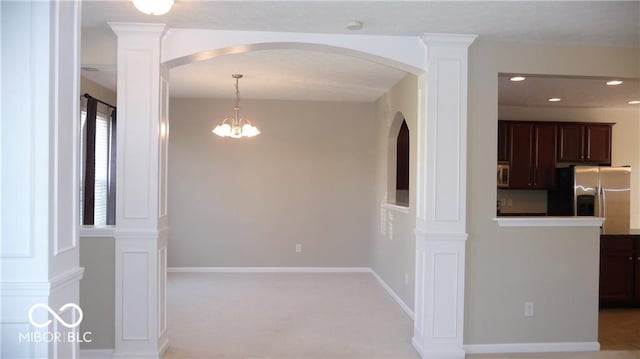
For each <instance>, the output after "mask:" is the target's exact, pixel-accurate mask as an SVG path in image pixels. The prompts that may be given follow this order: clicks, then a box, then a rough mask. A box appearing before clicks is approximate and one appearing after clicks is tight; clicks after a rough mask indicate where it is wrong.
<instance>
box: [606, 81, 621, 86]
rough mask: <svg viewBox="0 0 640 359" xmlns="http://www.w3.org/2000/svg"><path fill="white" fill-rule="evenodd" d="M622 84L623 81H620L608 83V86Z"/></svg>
mask: <svg viewBox="0 0 640 359" xmlns="http://www.w3.org/2000/svg"><path fill="white" fill-rule="evenodd" d="M620 84H622V81H620V80H611V81H607V85H609V86H617V85H620Z"/></svg>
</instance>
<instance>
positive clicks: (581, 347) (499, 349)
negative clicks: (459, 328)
mask: <svg viewBox="0 0 640 359" xmlns="http://www.w3.org/2000/svg"><path fill="white" fill-rule="evenodd" d="M464 350H465V351H466V352H467V354H499V353H560V352H597V351H599V350H600V343H598V342H568V343H510V344H470V345H465V346H464Z"/></svg>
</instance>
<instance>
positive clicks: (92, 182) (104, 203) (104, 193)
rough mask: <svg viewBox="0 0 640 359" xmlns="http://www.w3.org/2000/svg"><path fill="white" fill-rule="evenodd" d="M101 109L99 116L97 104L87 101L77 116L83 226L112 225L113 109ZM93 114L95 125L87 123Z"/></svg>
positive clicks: (113, 202) (113, 184)
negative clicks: (79, 122) (79, 136)
mask: <svg viewBox="0 0 640 359" xmlns="http://www.w3.org/2000/svg"><path fill="white" fill-rule="evenodd" d="M85 97H86V96H85ZM92 100H93V101H92ZM92 102H93V103H92ZM101 107H102V106H101ZM104 107H105V109H104V110H103V109H101V110H103V111H100V112H98V111H97V100H95V99H93V98H88V101H87V106H86V107H85V108H83V109H82V110H81V115H80V121H81V126H82V127H81V128H82V133H81V148H82V158H81V165H80V173H81V176H82V178H81V181H80V210H81V212H80V213H81V223H82V224H83V225H93V226H105V225H114V224H115V143H116V142H115V124H116V121H115V109H113V110H112V109H111V108H106V106H104ZM106 112H111V114H109V115H107V114H106ZM92 113H93V114H95V121H91V120H90V115H91V114H92Z"/></svg>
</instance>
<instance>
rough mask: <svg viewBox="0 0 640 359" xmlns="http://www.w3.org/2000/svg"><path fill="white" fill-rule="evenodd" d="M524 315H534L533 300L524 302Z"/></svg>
mask: <svg viewBox="0 0 640 359" xmlns="http://www.w3.org/2000/svg"><path fill="white" fill-rule="evenodd" d="M524 316H525V317H533V302H525V303H524Z"/></svg>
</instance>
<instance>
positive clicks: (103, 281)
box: [80, 237, 116, 349]
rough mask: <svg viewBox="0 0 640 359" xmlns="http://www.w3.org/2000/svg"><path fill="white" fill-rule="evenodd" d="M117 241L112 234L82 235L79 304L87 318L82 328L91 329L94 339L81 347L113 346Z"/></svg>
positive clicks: (89, 330)
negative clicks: (103, 235) (110, 235)
mask: <svg viewBox="0 0 640 359" xmlns="http://www.w3.org/2000/svg"><path fill="white" fill-rule="evenodd" d="M115 258H116V254H115V242H114V240H113V238H96V237H91V238H80V266H81V267H84V275H83V276H82V280H81V281H80V307H81V308H82V311H83V313H84V319H82V324H80V331H81V332H83V333H84V332H91V333H92V336H91V339H92V341H91V342H87V343H80V347H81V348H82V349H110V348H113V346H114V337H115V332H114V330H115V320H114V313H115V275H116V268H115Z"/></svg>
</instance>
